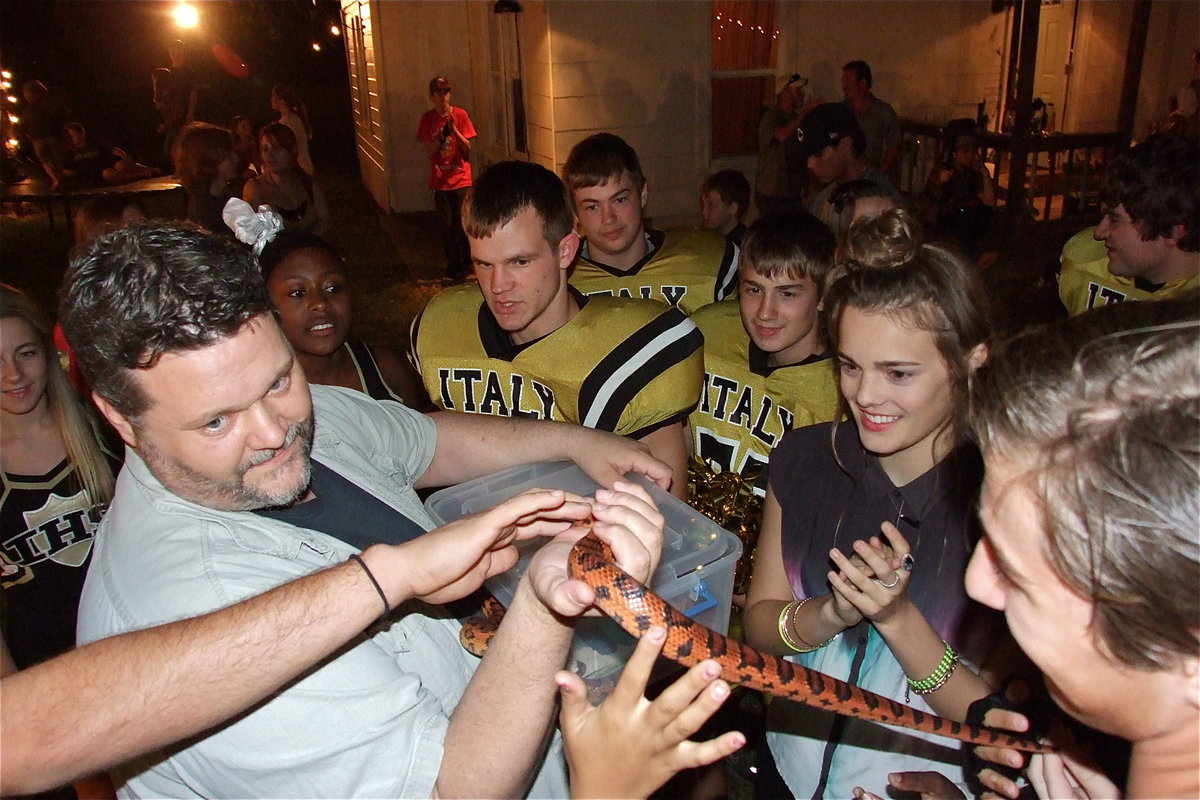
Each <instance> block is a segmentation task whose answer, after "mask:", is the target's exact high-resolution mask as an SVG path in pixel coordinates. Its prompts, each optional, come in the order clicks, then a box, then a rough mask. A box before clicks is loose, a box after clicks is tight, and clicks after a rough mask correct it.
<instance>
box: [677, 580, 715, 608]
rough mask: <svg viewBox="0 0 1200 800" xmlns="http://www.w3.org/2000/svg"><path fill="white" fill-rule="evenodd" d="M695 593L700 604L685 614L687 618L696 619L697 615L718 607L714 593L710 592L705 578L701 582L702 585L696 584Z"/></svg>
mask: <svg viewBox="0 0 1200 800" xmlns="http://www.w3.org/2000/svg"><path fill="white" fill-rule="evenodd" d="M693 593H694V594H695V595H696V599H697V600H699V601H700V602H698V603H696V604H695V605H694V606H692V607H691V608H689V609H688V610H687V611H685V612H683V615H684V616H685V617H694V616H696V615H697V614H703V613H704V612H705V611H708V610H709V609H710V608H713V607H715V606H716V605H717V598H715V597H713V595H712V593H711V592H710V591H708V584H707V583H705V582H704V579H703V578H702V579H701V580H700V583H698V584H696V588H695V590H694V591H693Z"/></svg>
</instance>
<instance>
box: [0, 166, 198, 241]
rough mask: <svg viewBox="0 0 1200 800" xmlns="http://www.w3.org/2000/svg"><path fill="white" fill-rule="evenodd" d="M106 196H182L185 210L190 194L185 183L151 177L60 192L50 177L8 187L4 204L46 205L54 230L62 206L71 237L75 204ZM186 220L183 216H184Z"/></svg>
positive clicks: (168, 176)
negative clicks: (58, 205) (57, 205)
mask: <svg viewBox="0 0 1200 800" xmlns="http://www.w3.org/2000/svg"><path fill="white" fill-rule="evenodd" d="M104 194H133V195H136V196H137V197H139V198H143V197H154V196H164V195H171V194H178V196H179V197H180V199H181V204H182V206H183V207H184V208H186V206H187V192H186V190H184V188H183V184H181V183H180V182H179V181H177V180H175V178H174V176H172V175H167V176H164V177H161V178H147V179H145V180H141V181H133V182H132V183H122V184H117V185H114V186H97V187H95V188H88V189H66V190H64V189H61V188H60V189H57V190H52V189H51V188H50V181H49V180H48V179H46V178H42V177H37V178H27V179H26V180H24V181H21V182H20V183H6V184H4V194H3V202H4V203H6V204H7V203H42V204H44V206H45V208H46V216H47V217H48V218H49V221H50V227H51V228H53V227H54V204H55V203H56V202H58V203H61V204H62V210H63V219H65V220H66V224H67V234H68V235H69V236H73V231H72V226H71V221H72V217H73V215H74V209H73V208H72V204H74V205H75V206H76V207H78V205H79V204H80V203H85V202H87V200H88V198H90V197H95V196H96V195H104ZM180 217H181V218H182V217H183V214H182V213H181V214H180Z"/></svg>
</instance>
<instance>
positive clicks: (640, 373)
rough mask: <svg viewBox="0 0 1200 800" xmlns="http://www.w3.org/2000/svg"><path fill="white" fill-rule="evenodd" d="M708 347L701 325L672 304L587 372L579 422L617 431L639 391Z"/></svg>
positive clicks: (580, 392)
mask: <svg viewBox="0 0 1200 800" xmlns="http://www.w3.org/2000/svg"><path fill="white" fill-rule="evenodd" d="M656 340H657V341H656ZM703 346H704V337H703V336H702V335H701V334H700V329H699V328H697V327H696V325H695V324H694V323H693V322H692V321H691V320H689V319H688V318H687V317H685V316H684V315H683V313H682V312H681V311H679V310H678V309H675V308H672V309H670V310H669V311H664V312H663V313H662V314H659V315H658V316H657V317H655V318H654V319H653V320H651V321H650V322H649V323H647V324H646V325H643V326H642V327H641V328H639V329H638V330H637V331H636V332H635V333H633V334H632V335H631V336H629V337H627V338H626V339H625V340H624V341H623V342H621V343H620V344H619V345H617V347H615V348H614V349H613V350H612V352H610V353H609V354H608V355H606V356H605V357H604V358H603V359H602V360H601V361H600V363H599V364H597V365H596V367H595V368H594V369H593V370H592V371H591V372H590V373H588V376H587V378H586V379H584V381H583V386H582V387H581V388H580V391H579V420H580V422H583V423H584V424H588V422H586V421H594V423H593V424H590V425H589V427H593V428H599V429H600V430H605V431H611V430H615V429H616V427H617V424H618V423H619V422H620V421H621V414H622V412H624V410H625V408H626V406H628V405H629V403H630V402H631V401H632V400H633V398H635V397H637V395H638V393H639V392H641V391H642V390H643V389H645V388H646V387H647V386H648V385H649V384H650V383H651V381H653V380H654V379H655V378H657V377H658V376H659V375H661V374H662V373H663V372H665V371H666V370H668V369H669V368H671V367H673V366H674V365H676V364H678V363H680V362H681V361H684V360H685V359H686V358H687V357H688V356H690V355H691V354H692V353H695V352H696V351H697V350H699V349H700V348H701V347H703ZM622 373H626V374H623V375H622ZM618 376H619V377H618ZM614 382H615V383H614ZM597 404H600V407H599V408H596V407H597ZM671 410H672V411H674V410H675V409H671Z"/></svg>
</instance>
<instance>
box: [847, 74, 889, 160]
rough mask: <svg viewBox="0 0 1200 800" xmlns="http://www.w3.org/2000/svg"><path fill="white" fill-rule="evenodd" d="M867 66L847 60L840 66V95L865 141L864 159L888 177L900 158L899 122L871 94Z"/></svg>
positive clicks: (884, 105)
mask: <svg viewBox="0 0 1200 800" xmlns="http://www.w3.org/2000/svg"><path fill="white" fill-rule="evenodd" d="M871 84H872V78H871V67H870V66H869V65H868V64H867V62H865V61H851V62H849V63H848V64H846V66H844V67H842V94H844V95H845V97H846V100H845V103H846V105H847V106H849V107H850V110H851V111H853V112H854V118H855V120H856V121H857V122H858V127H860V128H862V132H863V135H864V136H866V139H867V147H866V153H867V158H869V159H871V162H872V163H873V164H874V165H875V166H877V167H879V171H880V172H882V173H883V174H884V175H887V176H888V177H889V178H893V179H894V178H895V173H894V172H893V170H894V168H895V166H896V160H897V158H898V157H899V155H900V119H899V117H897V116H896V109H894V108H892V107H891V105H889V104H888V103H885V102H884V101H883V100H880V99H879V98H878V97H876V96H875V95H874V94H873V93H872V92H871Z"/></svg>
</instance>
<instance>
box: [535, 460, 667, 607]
mask: <svg viewBox="0 0 1200 800" xmlns="http://www.w3.org/2000/svg"><path fill="white" fill-rule="evenodd" d="M591 512H592V519H593V522H592V527H591V530H592V532H593V533H595V534H596V536H598V537H599V538H600V539H601V541H603V542H604V543H605V544H607V545H608V546H609V547H611V548H612V551H613V556H614V558H615V559H616V563H617V564H618V566H620V567H621V569H623V570H625V571H626V572H628V573H629V574H630V575H632V576H633V577H634V578H636V579H637V580H639V581H641V582H643V583H646V582H648V581H649V579H650V576H651V575H653V574H654V569H655V567H657V566H658V559H659V556H661V555H662V532H663V516H662V514H661V513H659V511H658V507H657V506H655V505H654V501H653V500H652V499H651V498H650V494H649V493H648V492H647V491H646V490H645V489H644V488H643V487H642V486H639V485H638V484H636V483H629V482H627V481H616V482H615V483H614V484H613V488H612V489H598V490H596V499H595V501H594V503H593V504H592V508H591ZM587 532H588V530H587V529H586V528H582V527H576V528H573V529H571V530H569V531H567V532H566V533H564V534H562V535H560V536H556V537H555V538H554V539H552V540H551V541H549V542H547V543H546V544H545V545H543V546H542V548H541V549H540V550H538V552H537V553H536V554H535V555H534V557H533V560H532V561H531V562H530V564H529V570H528V571H527V572H526V573H525V575H526V577H528V578H529V580H530V582H531V585H532V587H533V590H534V592H535V593H536V594H537V596H538V598H539V599H540V600H541V601H542V604H543V605H544V606H546V608H548V609H550V610H551V611H553V612H554V613H556V614H559V615H562V616H566V617H576V616H579V615H580V614H582V613H583V612H585V611H587V610H588V608H589V607H590V606H591V604H592V600H593V599H594V597H595V592H594V591H593V590H592V587H590V586H588V585H587V584H586V583H584V582H583V581H577V580H573V579H571V577H570V574H569V573H568V571H567V557H568V554H569V553H570V551H571V548H572V547H574V546H575V542H576V541H578V540H579V539H580V538H581V537H583V536H584V535H586V534H587ZM597 613H598V612H597Z"/></svg>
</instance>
